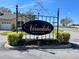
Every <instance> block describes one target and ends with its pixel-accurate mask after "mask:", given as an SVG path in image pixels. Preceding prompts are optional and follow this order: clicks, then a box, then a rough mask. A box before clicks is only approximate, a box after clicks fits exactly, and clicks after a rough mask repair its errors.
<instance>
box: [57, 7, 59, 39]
mask: <svg viewBox="0 0 79 59" xmlns="http://www.w3.org/2000/svg"><path fill="white" fill-rule="evenodd" d="M58 36H59V8H58V10H57V39H58Z"/></svg>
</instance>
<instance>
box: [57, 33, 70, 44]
mask: <svg viewBox="0 0 79 59" xmlns="http://www.w3.org/2000/svg"><path fill="white" fill-rule="evenodd" d="M69 39H70V33H67V32H59V36H58V39H57V40H58V41H59V43H68V42H69Z"/></svg>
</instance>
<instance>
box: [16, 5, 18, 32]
mask: <svg viewBox="0 0 79 59" xmlns="http://www.w3.org/2000/svg"><path fill="white" fill-rule="evenodd" d="M17 22H18V5H16V31H17V32H18V26H17Z"/></svg>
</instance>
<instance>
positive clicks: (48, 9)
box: [0, 0, 79, 24]
mask: <svg viewBox="0 0 79 59" xmlns="http://www.w3.org/2000/svg"><path fill="white" fill-rule="evenodd" d="M16 4H18V6H19V11H20V12H26V11H28V10H32V11H34V12H36V13H37V12H40V14H41V15H48V16H56V14H57V8H60V19H62V18H64V17H71V18H72V19H73V21H74V22H73V23H76V24H78V23H79V0H0V7H2V6H3V7H6V8H9V9H11V10H12V12H15V11H16V10H15V8H16V7H15V6H16ZM40 5H41V6H42V8H41V7H40Z"/></svg>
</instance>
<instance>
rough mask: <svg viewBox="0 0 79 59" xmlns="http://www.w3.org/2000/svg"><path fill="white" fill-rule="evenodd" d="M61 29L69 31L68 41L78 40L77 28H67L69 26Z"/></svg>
mask: <svg viewBox="0 0 79 59" xmlns="http://www.w3.org/2000/svg"><path fill="white" fill-rule="evenodd" d="M60 29H61V30H64V31H66V32H69V33H70V35H71V37H70V42H71V41H74V42H79V29H69V28H60Z"/></svg>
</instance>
